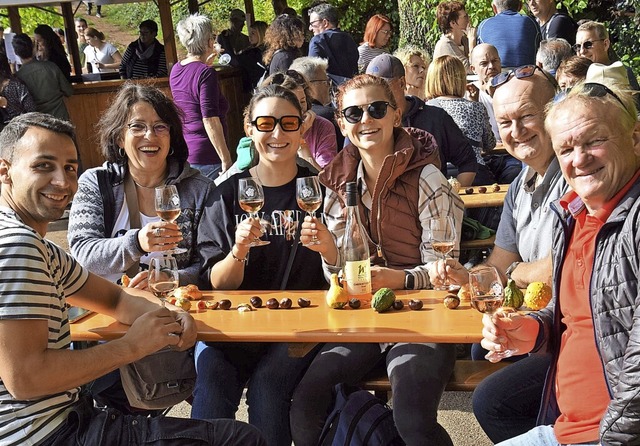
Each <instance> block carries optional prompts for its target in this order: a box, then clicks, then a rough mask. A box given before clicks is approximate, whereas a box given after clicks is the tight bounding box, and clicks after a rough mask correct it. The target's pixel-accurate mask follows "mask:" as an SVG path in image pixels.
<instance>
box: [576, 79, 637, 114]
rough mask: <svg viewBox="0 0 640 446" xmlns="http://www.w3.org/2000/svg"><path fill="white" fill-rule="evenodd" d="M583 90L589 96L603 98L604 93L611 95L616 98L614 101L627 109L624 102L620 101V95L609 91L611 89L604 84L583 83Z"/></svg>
mask: <svg viewBox="0 0 640 446" xmlns="http://www.w3.org/2000/svg"><path fill="white" fill-rule="evenodd" d="M584 91H585V92H586V93H587V94H588V95H589V96H591V97H595V98H603V97H605V96H606V95H611V96H613V97H614V98H615V99H616V101H618V102H619V103H620V105H622V107H623V108H624V109H625V110H627V106H626V105H624V102H622V99H620V96H618V95H617V94H615V93H614V92H613V91H611V89H610V88H609V87H607V86H606V85H602V84H598V83H595V82H587V83H585V84H584Z"/></svg>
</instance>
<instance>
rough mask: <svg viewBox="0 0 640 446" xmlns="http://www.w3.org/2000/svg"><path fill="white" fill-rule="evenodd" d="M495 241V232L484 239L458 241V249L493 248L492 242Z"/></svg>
mask: <svg viewBox="0 0 640 446" xmlns="http://www.w3.org/2000/svg"><path fill="white" fill-rule="evenodd" d="M495 242H496V236H495V234H494V235H492V236H491V237H489V238H485V239H482V240H480V239H475V240H462V241H461V242H460V251H468V250H471V249H487V248H493V245H494V243H495Z"/></svg>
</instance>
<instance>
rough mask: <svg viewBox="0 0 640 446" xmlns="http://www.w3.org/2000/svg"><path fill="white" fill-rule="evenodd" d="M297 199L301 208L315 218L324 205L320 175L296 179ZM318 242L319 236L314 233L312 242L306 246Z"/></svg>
mask: <svg viewBox="0 0 640 446" xmlns="http://www.w3.org/2000/svg"><path fill="white" fill-rule="evenodd" d="M296 200H297V201H298V206H299V207H300V209H302V210H303V211H305V212H306V213H307V215H308V216H309V217H312V218H313V216H314V215H315V212H316V211H317V210H318V209H319V208H320V206H321V205H322V189H320V181H319V180H318V177H304V178H298V179H297V180H296ZM318 243H319V242H318V237H317V236H316V235H315V234H314V235H313V236H312V237H311V242H309V243H307V244H306V245H304V246H312V245H317V244H318Z"/></svg>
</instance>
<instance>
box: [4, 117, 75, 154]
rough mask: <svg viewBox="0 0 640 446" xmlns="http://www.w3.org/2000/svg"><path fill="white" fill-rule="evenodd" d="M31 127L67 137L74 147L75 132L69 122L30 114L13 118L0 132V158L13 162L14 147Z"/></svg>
mask: <svg viewBox="0 0 640 446" xmlns="http://www.w3.org/2000/svg"><path fill="white" fill-rule="evenodd" d="M31 127H39V128H42V129H45V130H49V131H51V132H54V133H60V134H63V135H67V136H68V137H69V138H71V139H72V140H73V144H74V145H75V138H76V134H75V130H74V127H73V124H71V123H70V122H69V121H64V120H62V119H58V118H55V117H53V116H51V115H49V114H46V113H39V112H30V113H24V114H22V115H18V116H16V117H15V118H13V119H12V120H11V121H9V123H8V124H7V125H6V126H5V127H4V129H3V130H2V132H0V158H2V159H5V160H7V161H9V162H12V161H13V157H14V154H15V149H16V145H17V144H18V142H19V141H20V140H21V139H22V137H23V136H24V134H25V133H27V130H29V129H30V128H31Z"/></svg>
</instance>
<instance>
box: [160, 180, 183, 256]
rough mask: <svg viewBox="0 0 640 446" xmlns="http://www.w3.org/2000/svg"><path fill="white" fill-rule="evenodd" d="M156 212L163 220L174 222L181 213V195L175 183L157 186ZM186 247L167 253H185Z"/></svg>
mask: <svg viewBox="0 0 640 446" xmlns="http://www.w3.org/2000/svg"><path fill="white" fill-rule="evenodd" d="M156 214H158V217H160V218H161V219H162V220H163V221H166V222H169V223H173V222H174V221H175V220H176V218H178V216H179V215H180V196H179V195H178V189H177V188H176V186H175V185H174V184H169V185H165V186H159V187H156ZM185 252H187V250H186V249H184V248H173V249H170V250H168V251H166V253H167V254H183V253H185Z"/></svg>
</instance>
